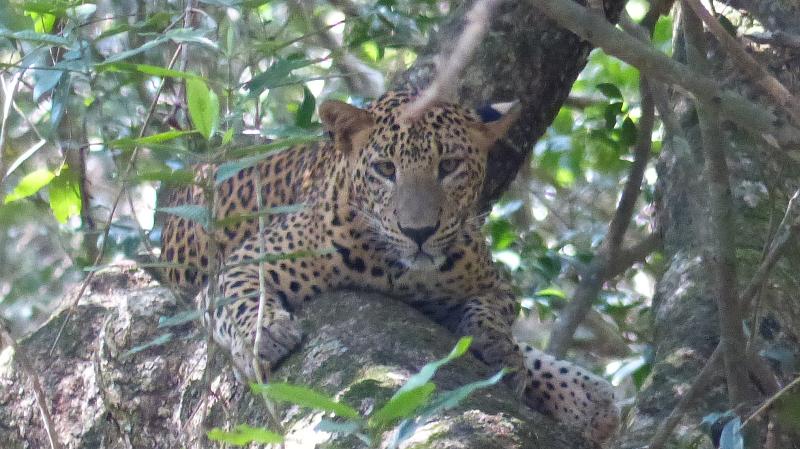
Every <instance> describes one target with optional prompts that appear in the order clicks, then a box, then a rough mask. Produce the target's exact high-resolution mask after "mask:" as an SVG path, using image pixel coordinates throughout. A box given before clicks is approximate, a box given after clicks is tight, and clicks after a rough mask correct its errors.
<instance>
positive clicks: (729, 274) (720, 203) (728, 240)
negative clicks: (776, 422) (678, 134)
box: [682, 8, 755, 408]
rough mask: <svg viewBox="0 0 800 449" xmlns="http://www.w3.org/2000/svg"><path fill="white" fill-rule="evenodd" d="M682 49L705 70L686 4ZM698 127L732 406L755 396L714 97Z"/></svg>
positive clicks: (701, 107) (702, 109)
mask: <svg viewBox="0 0 800 449" xmlns="http://www.w3.org/2000/svg"><path fill="white" fill-rule="evenodd" d="M682 19H683V28H684V36H685V40H686V55H687V59H688V62H689V64H691V65H692V67H696V68H697V69H698V70H699V71H701V73H703V74H705V75H708V74H710V69H709V68H708V61H707V60H706V49H705V38H704V36H703V25H702V23H701V22H700V20H699V19H698V18H697V16H695V15H694V13H692V12H691V10H689V9H688V8H684V9H683V10H682ZM697 113H698V117H699V119H700V133H701V136H702V147H703V153H704V155H705V177H706V182H707V183H708V193H709V195H708V196H709V203H710V204H709V209H710V214H709V217H708V220H709V223H708V225H709V228H710V232H709V239H710V244H709V253H710V254H708V263H709V264H710V272H711V273H712V275H713V277H714V281H713V282H714V284H715V285H714V289H715V293H716V302H717V311H718V315H719V327H720V347H721V349H722V356H723V360H724V362H725V380H726V382H727V386H728V400H729V401H730V405H731V408H736V407H737V406H738V405H740V404H741V403H742V402H745V401H747V400H749V399H751V398H753V397H754V393H755V392H754V390H753V388H752V384H751V383H750V380H749V377H748V373H747V357H746V355H745V351H743V350H742V349H743V348H746V339H745V336H744V331H743V329H742V311H741V309H740V307H739V296H738V295H737V293H736V286H737V283H736V270H737V267H736V265H737V264H736V239H735V232H736V231H735V223H734V219H733V201H732V198H731V197H732V194H731V186H730V180H729V176H730V175H729V171H728V163H727V161H726V159H725V145H724V143H723V142H724V140H723V137H722V131H721V129H720V124H719V119H718V117H719V109H718V108H717V106H716V105H714V104H712V103H706V102H705V101H703V100H701V101H698V102H697Z"/></svg>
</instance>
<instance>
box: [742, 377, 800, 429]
mask: <svg viewBox="0 0 800 449" xmlns="http://www.w3.org/2000/svg"><path fill="white" fill-rule="evenodd" d="M797 385H800V376H798V377H797V378H796V379H795V380H793V381H791V382H790V383H789V384H788V385H786V386H785V387H783V388H781V390H780V391H778V392H777V393H775V394H774V395H772V396H771V397H770V398H769V399H767V400H766V401H764V403H763V404H761V405H760V406H759V407H758V408H757V409H756V411H754V412H753V413H752V414H751V415H750V416H748V417H747V419H745V420H744V421H742V427H744V426H746V425H747V424H748V423H749V422H750V421H752V420H753V419H754V418H755V417H757V416H758V415H760V414H762V413H764V411H765V410H766V409H768V408H769V407H770V406H771V405H772V404H774V403H775V401H777V400H778V399H780V397H781V396H783V395H784V394H786V393H787V392H788V391H789V390H791V389H792V388H794V387H796V386H797Z"/></svg>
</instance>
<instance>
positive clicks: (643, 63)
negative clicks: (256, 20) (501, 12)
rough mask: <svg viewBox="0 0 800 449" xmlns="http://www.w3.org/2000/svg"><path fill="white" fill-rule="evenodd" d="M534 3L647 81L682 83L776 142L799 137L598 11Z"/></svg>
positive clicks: (549, 0)
mask: <svg viewBox="0 0 800 449" xmlns="http://www.w3.org/2000/svg"><path fill="white" fill-rule="evenodd" d="M534 4H535V6H536V7H537V8H538V9H539V10H540V11H542V12H543V13H544V14H545V15H547V16H548V17H550V18H551V19H553V20H554V21H556V23H558V24H559V25H561V26H563V27H565V28H567V29H569V30H571V31H572V32H573V33H575V34H577V35H578V36H580V37H581V38H583V39H586V40H588V41H590V42H592V43H593V44H595V45H597V46H598V47H601V48H602V49H603V51H605V52H606V53H608V54H609V55H612V56H615V57H617V58H619V59H620V60H622V61H624V62H627V63H628V64H631V65H633V66H635V67H637V68H638V69H639V70H641V71H642V72H643V73H644V74H645V75H647V77H648V79H650V80H651V81H654V82H655V81H660V82H663V83H668V84H673V85H678V86H682V87H683V88H684V89H686V90H688V91H689V92H691V93H692V94H693V95H695V96H696V97H697V98H701V99H703V100H704V101H707V102H714V103H716V104H718V105H719V109H720V111H721V112H722V114H723V115H724V116H725V117H726V118H728V119H730V120H732V121H734V122H736V123H737V124H739V125H741V126H742V127H743V128H745V129H748V130H751V131H752V132H755V133H758V134H769V135H772V136H773V137H775V139H776V140H777V141H778V142H783V143H785V142H792V141H796V140H800V129H798V128H795V127H789V126H787V127H783V128H777V127H776V126H775V125H774V122H775V116H774V114H772V113H771V112H770V111H768V110H766V109H765V108H763V107H761V106H760V105H757V104H755V103H753V102H751V101H748V100H746V99H745V98H743V97H742V96H741V95H739V94H738V93H735V92H733V91H730V90H725V89H723V88H722V87H720V85H719V83H717V81H715V80H713V79H711V78H709V77H707V76H704V75H700V74H698V73H697V72H695V71H693V70H691V69H690V68H689V67H687V66H686V65H684V64H681V63H679V62H677V61H675V60H672V59H670V58H668V57H667V56H666V55H664V54H662V53H660V52H658V51H657V50H656V49H654V48H653V47H652V46H651V45H649V44H647V43H645V42H642V41H640V40H638V39H636V38H635V37H632V36H629V35H628V34H626V33H625V32H623V31H620V30H618V29H616V28H615V27H614V26H612V25H611V24H610V23H608V22H607V21H606V20H604V19H603V18H602V17H601V16H599V15H598V14H596V13H594V12H592V11H589V10H587V9H586V8H584V7H582V6H580V5H578V4H577V3H575V2H572V1H568V0H536V1H535V2H534Z"/></svg>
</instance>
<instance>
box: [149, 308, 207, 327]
mask: <svg viewBox="0 0 800 449" xmlns="http://www.w3.org/2000/svg"><path fill="white" fill-rule="evenodd" d="M203 313H205V310H200V309H192V310H184V311H183V312H179V313H176V314H175V315H172V316H170V317H166V316H162V317H158V328H164V327H172V326H180V325H181V324H186V323H188V322H190V321H195V320H197V319H199V318H200V317H202V316H203Z"/></svg>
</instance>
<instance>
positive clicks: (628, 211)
mask: <svg viewBox="0 0 800 449" xmlns="http://www.w3.org/2000/svg"><path fill="white" fill-rule="evenodd" d="M639 82H640V86H639V87H640V92H641V97H642V105H641V109H642V117H641V119H639V132H638V136H637V141H636V148H635V150H634V159H633V164H632V165H631V169H630V173H628V180H627V181H626V182H625V187H624V188H623V189H622V195H621V197H620V201H619V204H618V205H617V210H616V212H615V213H614V217H613V218H612V219H611V223H610V224H609V225H608V233H607V234H606V239H605V241H604V243H603V246H602V248H601V249H600V251H598V254H597V255H596V256H595V258H594V259H592V261H591V262H590V263H589V267H588V269H587V270H586V274H585V275H584V277H583V278H582V279H581V282H580V284H579V285H578V288H577V290H576V291H575V295H574V297H573V298H572V301H570V302H569V304H567V306H566V307H564V311H563V312H562V313H561V314H560V315H559V317H558V321H556V324H555V326H554V327H553V332H552V334H551V336H550V343H549V344H548V347H547V351H548V352H550V353H551V354H553V355H555V356H556V357H563V356H564V354H565V353H566V351H567V349H568V348H569V344H570V343H571V342H572V337H573V335H574V334H575V330H576V329H577V328H578V325H579V324H580V322H581V321H583V319H584V317H585V316H586V314H587V313H588V312H589V310H590V309H591V308H592V302H593V301H594V300H595V298H597V294H598V293H599V292H600V289H601V288H602V286H603V282H605V280H606V279H608V278H609V276H608V275H609V273H610V272H611V271H613V270H611V267H612V266H613V265H614V264H615V262H614V261H615V260H616V259H617V256H618V254H619V252H620V246H621V245H622V238H623V237H624V235H625V231H626V230H627V229H628V225H629V224H630V222H631V218H632V216H633V211H634V206H635V205H636V200H637V199H638V198H639V192H640V189H641V185H642V179H643V178H644V170H645V168H646V167H647V161H648V160H649V158H650V149H651V144H652V134H653V124H654V115H655V107H654V105H653V96H652V93H651V92H650V89H649V87H648V82H647V80H646V79H645V78H644V77H641V78H640V81H639Z"/></svg>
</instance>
